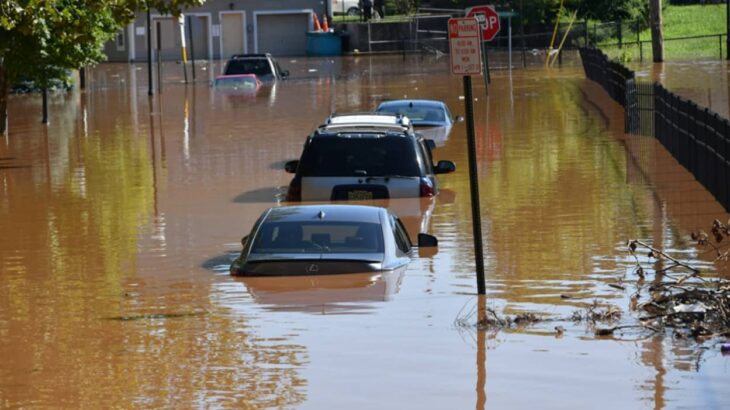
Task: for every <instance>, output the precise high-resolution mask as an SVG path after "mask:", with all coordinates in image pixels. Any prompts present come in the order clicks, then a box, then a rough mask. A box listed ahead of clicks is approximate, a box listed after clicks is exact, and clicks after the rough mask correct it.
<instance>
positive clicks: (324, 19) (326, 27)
mask: <svg viewBox="0 0 730 410" xmlns="http://www.w3.org/2000/svg"><path fill="white" fill-rule="evenodd" d="M322 30H323V31H324V32H325V33H329V31H330V25H329V23H327V16H322Z"/></svg>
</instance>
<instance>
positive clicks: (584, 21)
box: [583, 19, 590, 47]
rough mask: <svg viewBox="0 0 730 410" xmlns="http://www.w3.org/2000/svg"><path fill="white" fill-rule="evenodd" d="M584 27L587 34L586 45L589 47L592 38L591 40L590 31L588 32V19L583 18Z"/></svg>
mask: <svg viewBox="0 0 730 410" xmlns="http://www.w3.org/2000/svg"><path fill="white" fill-rule="evenodd" d="M583 28H584V31H585V36H586V38H585V46H586V47H588V46H589V45H590V40H589V34H590V33H589V32H588V19H585V20H583Z"/></svg>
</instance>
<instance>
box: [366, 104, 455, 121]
mask: <svg viewBox="0 0 730 410" xmlns="http://www.w3.org/2000/svg"><path fill="white" fill-rule="evenodd" d="M378 112H387V113H390V114H403V115H405V116H406V117H408V118H410V119H411V121H413V123H414V124H418V123H424V122H428V123H441V122H444V121H445V119H446V118H445V115H444V110H442V109H441V108H438V107H424V106H419V105H411V104H403V105H394V104H390V105H386V106H384V107H380V108H378Z"/></svg>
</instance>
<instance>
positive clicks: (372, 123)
mask: <svg viewBox="0 0 730 410" xmlns="http://www.w3.org/2000/svg"><path fill="white" fill-rule="evenodd" d="M352 127H374V128H389V129H394V130H399V131H402V130H403V129H404V128H410V127H411V120H410V119H409V118H408V117H405V116H403V115H383V114H345V115H333V116H331V117H329V118H328V119H327V122H326V123H325V124H324V128H325V129H333V128H352Z"/></svg>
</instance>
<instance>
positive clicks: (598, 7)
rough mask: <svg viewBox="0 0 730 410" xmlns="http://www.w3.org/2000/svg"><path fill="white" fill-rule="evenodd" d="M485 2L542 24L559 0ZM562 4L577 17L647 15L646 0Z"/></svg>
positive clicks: (452, 1)
mask: <svg viewBox="0 0 730 410" xmlns="http://www.w3.org/2000/svg"><path fill="white" fill-rule="evenodd" d="M430 3H431V4H432V5H434V6H436V7H445V8H464V7H470V6H475V5H481V4H485V2H484V1H482V0H432V1H431V2H430ZM486 3H487V4H494V5H495V6H497V7H498V8H507V9H512V10H514V11H516V12H519V13H521V19H522V22H523V23H524V24H526V25H545V24H550V23H552V22H554V21H555V16H557V13H558V10H559V9H560V3H561V0H494V1H491V2H486ZM563 7H565V10H568V11H569V12H572V11H575V10H577V11H578V17H579V18H587V19H595V20H601V21H613V20H620V19H623V20H628V19H637V18H640V19H644V18H646V16H648V12H647V10H648V3H647V1H646V0H563Z"/></svg>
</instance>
